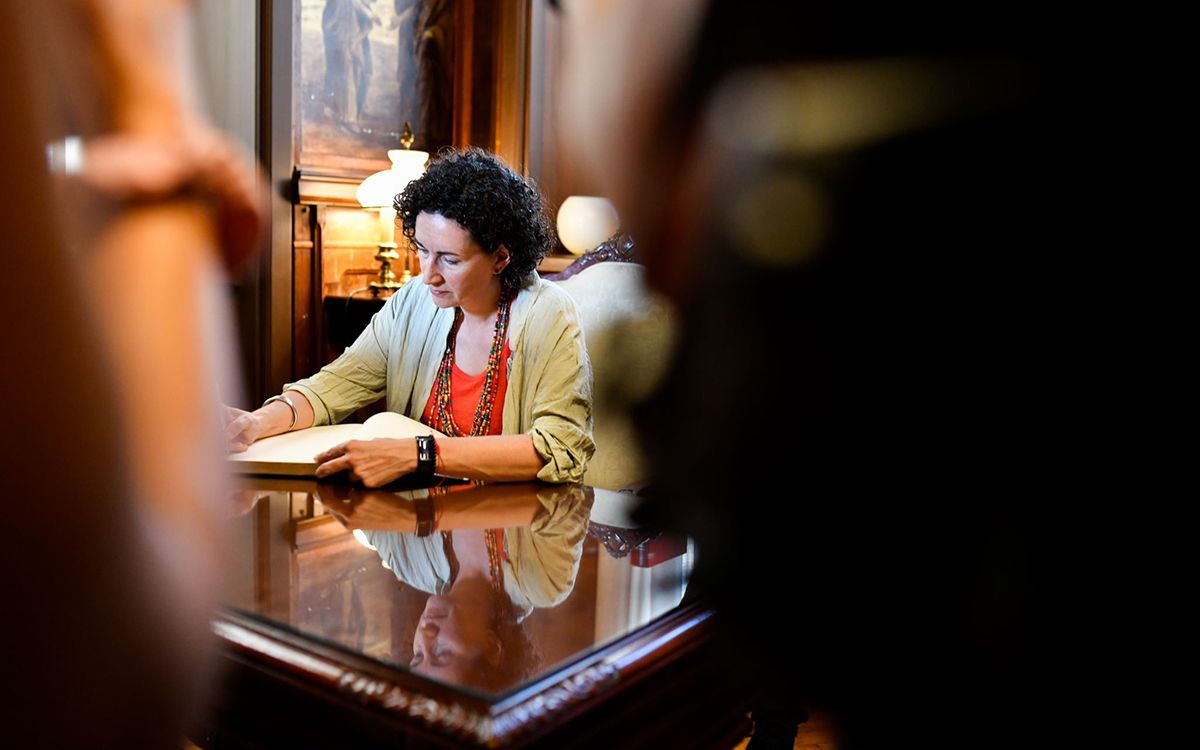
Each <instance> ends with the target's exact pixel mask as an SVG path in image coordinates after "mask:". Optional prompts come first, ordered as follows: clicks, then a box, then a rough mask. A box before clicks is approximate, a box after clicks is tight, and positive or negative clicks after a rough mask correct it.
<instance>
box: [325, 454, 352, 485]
mask: <svg viewBox="0 0 1200 750" xmlns="http://www.w3.org/2000/svg"><path fill="white" fill-rule="evenodd" d="M317 460H318V461H320V460H321V459H319V458H318V459H317ZM353 468H354V465H353V464H352V463H351V461H350V457H349V456H344V455H343V456H338V457H337V458H334V459H332V460H329V461H322V462H321V465H320V466H318V467H317V478H318V479H323V478H325V477H327V476H330V475H332V474H336V473H338V472H339V471H346V470H348V469H349V470H353ZM350 478H351V479H355V478H356V477H355V476H354V473H353V471H351V475H350Z"/></svg>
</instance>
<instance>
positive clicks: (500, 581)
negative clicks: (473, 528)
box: [483, 529, 504, 593]
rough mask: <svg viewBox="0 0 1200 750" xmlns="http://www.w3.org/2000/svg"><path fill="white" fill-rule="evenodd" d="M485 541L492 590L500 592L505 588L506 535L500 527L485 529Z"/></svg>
mask: <svg viewBox="0 0 1200 750" xmlns="http://www.w3.org/2000/svg"><path fill="white" fill-rule="evenodd" d="M483 541H484V542H485V543H486V544H487V553H488V578H489V579H490V580H491V582H492V591H495V592H496V593H500V592H501V591H503V590H504V567H503V566H502V565H501V562H502V561H503V560H504V549H503V545H504V537H503V536H502V535H501V530H500V529H484V530H483Z"/></svg>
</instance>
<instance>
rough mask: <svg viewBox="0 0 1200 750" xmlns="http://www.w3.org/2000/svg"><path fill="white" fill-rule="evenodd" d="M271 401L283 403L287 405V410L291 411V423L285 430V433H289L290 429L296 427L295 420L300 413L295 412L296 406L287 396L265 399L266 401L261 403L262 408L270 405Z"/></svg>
mask: <svg viewBox="0 0 1200 750" xmlns="http://www.w3.org/2000/svg"><path fill="white" fill-rule="evenodd" d="M272 401H282V402H283V403H285V404H287V406H288V408H289V409H291V410H292V423H291V424H290V425H288V426H287V430H286V432H291V431H292V428H293V427H295V426H296V419H298V418H299V416H300V412H298V411H296V405H295V404H293V403H292V400H291V399H290V398H288V397H287V396H283V395H280V396H272V397H270V398H269V399H267V400H266V401H263V406H264V407H265V406H266V405H267V404H269V403H271V402H272Z"/></svg>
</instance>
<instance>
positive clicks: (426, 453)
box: [413, 435, 437, 477]
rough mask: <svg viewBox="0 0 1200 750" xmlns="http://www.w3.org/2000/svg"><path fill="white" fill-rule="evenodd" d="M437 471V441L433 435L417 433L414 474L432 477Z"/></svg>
mask: <svg viewBox="0 0 1200 750" xmlns="http://www.w3.org/2000/svg"><path fill="white" fill-rule="evenodd" d="M436 471H437V442H436V441H435V440H434V439H433V435H417V470H416V471H414V472H413V473H414V474H417V475H419V476H422V477H432V476H433V475H434V473H435V472H436Z"/></svg>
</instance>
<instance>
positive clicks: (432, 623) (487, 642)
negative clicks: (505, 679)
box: [409, 596, 501, 685]
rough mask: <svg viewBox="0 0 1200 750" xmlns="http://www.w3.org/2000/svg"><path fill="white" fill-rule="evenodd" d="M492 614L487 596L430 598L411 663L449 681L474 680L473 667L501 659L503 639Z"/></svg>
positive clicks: (422, 672) (410, 664) (421, 669)
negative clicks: (498, 634) (499, 634)
mask: <svg viewBox="0 0 1200 750" xmlns="http://www.w3.org/2000/svg"><path fill="white" fill-rule="evenodd" d="M491 614H492V612H491V604H490V602H489V601H488V600H487V598H486V597H475V598H464V597H453V598H452V597H449V596H431V597H429V600H428V601H427V602H426V603H425V611H424V612H422V613H421V619H420V621H418V622H417V632H416V633H415V634H413V658H412V661H411V662H410V663H409V666H410V667H411V668H412V670H413V671H414V672H419V673H421V674H427V675H429V676H431V677H436V678H438V679H440V680H443V681H445V682H449V683H453V684H458V685H462V684H468V683H470V674H471V672H472V671H473V670H475V669H477V668H478V667H479V666H480V665H482V664H484V663H488V664H491V665H492V666H495V665H496V664H498V663H499V661H500V652H501V646H500V639H499V638H498V637H497V636H496V633H495V631H494V630H492V628H491V624H490V623H491Z"/></svg>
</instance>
